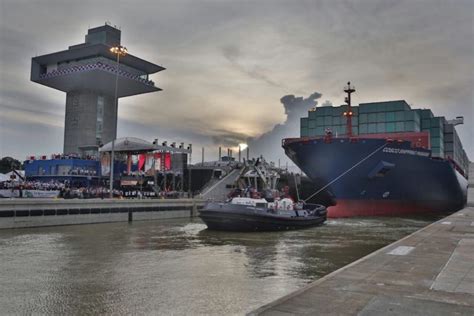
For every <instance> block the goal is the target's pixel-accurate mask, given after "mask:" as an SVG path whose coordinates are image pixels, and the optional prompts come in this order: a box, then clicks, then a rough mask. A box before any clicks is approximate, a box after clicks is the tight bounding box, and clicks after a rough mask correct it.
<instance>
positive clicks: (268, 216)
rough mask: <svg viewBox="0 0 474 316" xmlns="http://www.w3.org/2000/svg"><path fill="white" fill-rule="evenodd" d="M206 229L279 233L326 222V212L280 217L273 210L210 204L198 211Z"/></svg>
mask: <svg viewBox="0 0 474 316" xmlns="http://www.w3.org/2000/svg"><path fill="white" fill-rule="evenodd" d="M199 216H200V217H201V219H202V220H203V221H204V223H206V225H207V227H208V229H211V230H225V231H279V230H293V229H302V228H309V227H314V226H318V225H321V224H322V223H324V222H325V221H326V210H325V209H324V210H322V211H320V212H319V214H315V215H309V216H298V215H297V211H295V213H294V216H287V215H284V216H281V215H279V214H277V213H273V210H270V209H265V208H255V207H251V206H244V205H232V204H230V205H229V204H221V203H210V204H208V205H207V206H206V207H205V208H204V209H202V210H201V211H200V215H199Z"/></svg>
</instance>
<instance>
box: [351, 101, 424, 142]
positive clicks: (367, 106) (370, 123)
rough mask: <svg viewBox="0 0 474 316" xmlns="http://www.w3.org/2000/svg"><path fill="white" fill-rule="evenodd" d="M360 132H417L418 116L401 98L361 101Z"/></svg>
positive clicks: (418, 125)
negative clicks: (396, 99) (369, 101)
mask: <svg viewBox="0 0 474 316" xmlns="http://www.w3.org/2000/svg"><path fill="white" fill-rule="evenodd" d="M359 108H360V111H359V113H360V114H359V132H360V134H383V133H401V132H419V131H420V116H419V113H418V112H417V111H416V110H411V109H410V106H409V105H408V103H406V102H405V101H403V100H400V101H387V102H373V103H361V104H360V105H359Z"/></svg>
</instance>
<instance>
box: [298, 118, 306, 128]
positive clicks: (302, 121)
mask: <svg viewBox="0 0 474 316" xmlns="http://www.w3.org/2000/svg"><path fill="white" fill-rule="evenodd" d="M300 126H301V128H303V127H308V118H307V117H302V118H301V119H300Z"/></svg>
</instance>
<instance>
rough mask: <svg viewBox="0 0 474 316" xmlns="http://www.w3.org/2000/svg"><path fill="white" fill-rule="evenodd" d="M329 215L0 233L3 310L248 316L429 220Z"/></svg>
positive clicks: (0, 277) (46, 312)
mask: <svg viewBox="0 0 474 316" xmlns="http://www.w3.org/2000/svg"><path fill="white" fill-rule="evenodd" d="M433 220H434V219H433V218H424V219H421V218H403V219H401V218H365V219H360V218H359V219H333V220H328V222H327V223H326V224H325V225H323V226H321V227H316V228H312V229H306V230H299V231H285V232H271V233H229V232H213V231H208V230H206V226H205V225H204V224H203V223H202V222H201V221H200V220H199V219H194V220H189V219H180V220H166V221H150V222H134V223H132V224H128V223H112V224H96V225H79V226H62V227H48V228H34V229H17V230H2V231H0V256H1V260H0V309H1V310H0V312H1V314H55V315H59V314H61V315H73V314H76V315H77V314H81V315H83V314H110V315H111V314H114V315H117V314H155V315H156V314H162V315H183V314H187V315H191V314H192V315H196V314H206V315H229V314H237V315H241V314H245V313H246V312H249V311H251V310H253V309H255V308H257V307H259V306H261V305H263V304H266V303H269V302H271V301H273V300H275V299H277V298H279V297H281V296H283V295H286V294H288V293H290V292H292V291H294V290H296V289H298V288H300V287H302V286H304V285H306V284H307V283H309V282H311V281H313V280H316V279H318V278H320V277H321V276H323V275H325V274H327V273H329V272H331V271H334V270H336V269H338V268H340V267H342V266H344V265H346V264H348V263H350V262H352V261H354V260H356V259H358V258H360V257H362V256H364V255H367V254H369V253H371V252H373V251H374V250H376V249H378V248H380V247H383V246H385V245H387V244H389V243H391V242H393V241H395V240H398V239H400V238H401V237H403V236H405V235H408V234H410V233H412V232H414V231H416V230H418V229H419V228H421V227H423V226H426V225H427V224H429V223H431V222H432V221H433Z"/></svg>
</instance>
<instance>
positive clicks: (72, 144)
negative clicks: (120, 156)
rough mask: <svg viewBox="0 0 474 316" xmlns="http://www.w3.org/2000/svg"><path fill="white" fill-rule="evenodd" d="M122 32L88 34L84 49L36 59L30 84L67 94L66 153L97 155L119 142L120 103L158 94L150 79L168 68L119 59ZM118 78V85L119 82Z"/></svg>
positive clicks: (98, 29) (104, 29)
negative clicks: (102, 148) (104, 146)
mask: <svg viewBox="0 0 474 316" xmlns="http://www.w3.org/2000/svg"><path fill="white" fill-rule="evenodd" d="M118 45H120V30H118V29H116V28H114V27H112V26H110V25H108V24H106V25H104V26H99V27H95V28H92V29H89V31H88V33H87V35H86V39H85V43H83V44H78V45H74V46H69V49H68V50H64V51H60V52H57V53H52V54H47V55H43V56H38V57H34V58H32V61H31V81H34V82H37V83H40V84H42V85H45V86H48V87H51V88H54V89H58V90H61V91H64V92H66V118H65V129H64V153H65V154H71V153H77V154H81V155H86V154H96V153H97V151H98V147H99V145H100V144H105V143H108V142H110V141H112V140H113V139H115V138H116V137H117V108H116V99H115V85H116V81H117V97H118V98H121V97H128V96H132V95H137V94H141V93H148V92H154V91H160V90H161V89H160V88H158V87H156V86H155V83H154V82H153V81H151V80H150V79H149V78H148V76H149V75H150V74H153V73H156V72H158V71H161V70H164V69H165V68H163V67H161V66H158V65H155V64H152V63H150V62H148V61H146V60H143V59H140V58H138V57H135V56H133V55H130V54H127V55H125V56H121V57H120V61H119V64H118V71H117V56H116V55H115V54H114V53H113V52H111V51H110V48H111V47H116V46H118ZM117 78H118V79H117Z"/></svg>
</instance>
